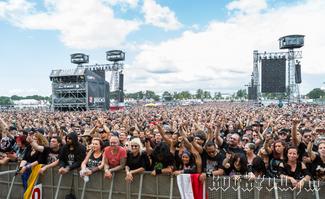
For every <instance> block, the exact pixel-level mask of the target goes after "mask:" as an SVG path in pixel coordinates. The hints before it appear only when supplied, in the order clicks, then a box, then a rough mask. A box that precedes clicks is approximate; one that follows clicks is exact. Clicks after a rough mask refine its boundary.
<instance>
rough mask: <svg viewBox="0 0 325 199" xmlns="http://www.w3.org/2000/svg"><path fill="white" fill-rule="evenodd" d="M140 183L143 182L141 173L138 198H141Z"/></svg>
mask: <svg viewBox="0 0 325 199" xmlns="http://www.w3.org/2000/svg"><path fill="white" fill-rule="evenodd" d="M142 184H143V173H141V176H140V184H139V193H138V199H141V195H142Z"/></svg>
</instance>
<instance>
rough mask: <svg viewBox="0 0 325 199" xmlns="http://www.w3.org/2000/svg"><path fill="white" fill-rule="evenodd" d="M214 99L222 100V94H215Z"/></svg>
mask: <svg viewBox="0 0 325 199" xmlns="http://www.w3.org/2000/svg"><path fill="white" fill-rule="evenodd" d="M213 98H214V99H221V98H222V95H221V92H215V93H214V96H213Z"/></svg>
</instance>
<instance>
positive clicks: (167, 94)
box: [162, 91, 173, 102]
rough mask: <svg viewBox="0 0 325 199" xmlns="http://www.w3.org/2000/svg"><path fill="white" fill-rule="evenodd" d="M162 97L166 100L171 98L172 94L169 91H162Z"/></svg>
mask: <svg viewBox="0 0 325 199" xmlns="http://www.w3.org/2000/svg"><path fill="white" fill-rule="evenodd" d="M162 98H163V99H164V100H165V101H167V102H168V101H171V100H173V96H172V94H171V93H170V92H168V91H164V92H163V94H162Z"/></svg>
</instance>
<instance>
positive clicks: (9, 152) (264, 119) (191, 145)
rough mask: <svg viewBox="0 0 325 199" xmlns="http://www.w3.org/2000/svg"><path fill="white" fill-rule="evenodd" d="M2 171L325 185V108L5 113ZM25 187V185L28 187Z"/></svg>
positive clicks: (221, 106)
mask: <svg viewBox="0 0 325 199" xmlns="http://www.w3.org/2000/svg"><path fill="white" fill-rule="evenodd" d="M0 132H1V133H0V138H1V147H0V165H4V164H7V163H8V162H18V164H19V172H20V173H21V174H22V177H24V175H25V174H26V173H28V172H30V171H31V168H32V167H33V166H35V165H37V164H43V167H42V169H41V170H40V171H39V172H40V173H41V174H43V173H44V172H46V170H48V169H49V168H53V167H58V172H59V173H60V174H63V175H64V174H66V173H68V172H69V171H71V170H74V169H80V176H81V177H83V178H84V179H87V178H88V177H89V176H90V175H92V174H93V173H95V172H97V171H100V170H103V171H104V172H103V173H104V177H105V178H107V179H111V178H112V174H113V172H115V171H119V170H122V171H124V172H125V180H126V181H127V182H130V183H131V182H132V180H133V177H134V175H135V174H137V173H141V172H143V171H150V172H151V175H153V176H156V175H159V174H170V175H179V174H182V173H200V180H202V181H204V180H205V179H206V177H207V176H209V175H214V176H232V177H233V178H234V179H238V178H240V177H247V178H249V179H251V180H252V179H255V178H258V177H262V176H264V177H272V178H274V177H275V178H286V179H287V180H289V181H290V182H291V184H292V186H294V187H299V186H303V185H304V184H305V183H306V182H308V181H310V180H319V181H325V110H324V108H323V107H321V106H313V105H305V104H289V105H286V106H284V107H278V106H268V107H264V106H253V105H249V104H245V103H208V104H203V105H198V106H186V107H180V106H179V107H154V108H150V107H133V108H130V109H127V110H122V111H115V112H97V111H88V112H38V111H31V112H1V113H0ZM24 186H26V185H24Z"/></svg>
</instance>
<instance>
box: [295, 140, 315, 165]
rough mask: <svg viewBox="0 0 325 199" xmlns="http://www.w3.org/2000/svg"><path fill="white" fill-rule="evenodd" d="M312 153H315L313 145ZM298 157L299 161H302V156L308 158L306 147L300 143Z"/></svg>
mask: <svg viewBox="0 0 325 199" xmlns="http://www.w3.org/2000/svg"><path fill="white" fill-rule="evenodd" d="M313 151H317V146H315V145H313ZM298 155H299V161H302V158H303V156H308V153H307V146H306V144H305V143H303V142H300V144H299V145H298Z"/></svg>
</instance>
